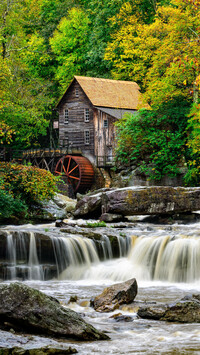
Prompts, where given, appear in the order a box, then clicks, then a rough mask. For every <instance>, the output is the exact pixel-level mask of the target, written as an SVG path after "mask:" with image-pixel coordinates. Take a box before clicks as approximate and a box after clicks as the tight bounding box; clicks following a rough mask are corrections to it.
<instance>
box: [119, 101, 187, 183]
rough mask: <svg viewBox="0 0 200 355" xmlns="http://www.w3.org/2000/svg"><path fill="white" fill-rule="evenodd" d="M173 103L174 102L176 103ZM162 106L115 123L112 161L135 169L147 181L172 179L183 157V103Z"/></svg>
mask: <svg viewBox="0 0 200 355" xmlns="http://www.w3.org/2000/svg"><path fill="white" fill-rule="evenodd" d="M176 104H177V101H176ZM174 107H175V104H174V103H170V104H168V105H163V106H162V108H160V109H159V110H158V111H157V110H154V111H153V110H141V111H140V112H139V113H138V114H137V115H135V116H133V115H125V117H124V118H123V119H122V120H120V121H118V122H117V124H116V126H117V149H116V162H117V164H119V165H120V164H122V165H133V164H136V165H137V166H139V168H140V171H141V172H143V173H144V174H145V175H146V176H147V177H149V179H156V180H160V179H161V178H162V177H163V176H165V175H168V176H175V175H177V173H178V172H179V169H178V165H179V164H180V163H181V161H182V160H183V156H184V154H185V149H186V147H185V143H186V135H185V134H184V131H185V128H186V124H187V117H186V116H187V113H188V107H187V102H182V103H181V102H179V106H178V105H177V110H176V111H174Z"/></svg>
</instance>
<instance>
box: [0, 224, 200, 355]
mask: <svg viewBox="0 0 200 355" xmlns="http://www.w3.org/2000/svg"><path fill="white" fill-rule="evenodd" d="M35 228H37V230H39V231H46V230H47V228H48V233H50V234H51V233H52V235H53V234H54V233H55V228H54V227H53V226H52V225H48V226H47V225H45V226H44V225H40V226H37V227H33V226H30V225H29V226H21V227H11V226H9V227H6V230H7V231H9V230H11V229H15V231H16V230H18V231H19V230H21V229H24V230H26V231H30V230H32V229H34V230H35ZM4 229H5V228H4ZM51 231H52V232H51ZM118 232H119V230H118ZM31 233H33V232H31ZM116 233H117V231H116ZM120 234H122V231H121V232H120ZM33 235H34V234H32V236H33ZM125 235H126V237H127V238H130V237H131V245H130V248H129V250H128V252H127V255H126V256H121V257H119V258H114V259H113V258H112V257H111V255H110V256H109V257H108V258H107V259H106V260H101V261H100V260H99V259H98V255H97V257H95V258H94V256H92V255H90V256H91V258H90V260H86V262H85V263H81V264H79V263H78V262H77V264H76V265H74V260H76V258H75V259H74V258H73V263H72V265H71V266H70V265H69V266H68V267H67V268H66V270H63V272H62V273H61V274H60V275H59V277H58V278H54V279H53V280H48V281H43V280H42V279H41V278H40V276H38V275H39V274H37V273H36V274H35V273H31V272H30V273H29V277H28V279H27V280H24V281H23V282H25V283H26V284H27V285H29V286H32V287H34V288H37V289H39V290H41V291H43V292H45V293H46V294H48V295H51V296H54V297H56V298H57V299H59V300H60V301H61V303H62V304H63V305H66V306H67V307H70V308H72V309H73V310H75V311H77V312H79V313H81V314H82V315H83V317H84V319H85V320H86V321H88V322H89V323H91V324H93V325H94V326H95V327H96V328H98V329H101V330H102V331H106V332H107V334H108V335H109V336H110V338H111V340H110V341H101V342H98V341H97V342H84V343H83V342H76V341H72V340H70V341H68V340H66V341H64V340H59V341H56V340H55V339H54V340H53V339H50V338H47V337H39V336H34V335H33V336H32V335H31V336H30V335H28V334H23V336H22V335H20V334H17V333H14V332H5V331H0V347H5V346H7V347H11V346H19V347H24V348H33V347H41V346H45V345H58V344H59V346H60V345H61V344H62V345H63V346H69V345H70V346H72V347H75V348H76V349H77V350H78V353H79V354H82V355H89V354H91V353H94V354H116V355H119V354H171V355H172V354H173V355H175V354H180V355H182V354H187V355H189V354H200V324H178V323H167V322H161V321H152V320H144V319H140V318H138V317H137V313H136V312H137V307H138V305H139V304H144V303H145V302H157V303H173V302H174V301H175V300H178V299H180V298H182V297H184V296H185V295H186V294H191V293H199V292H200V282H199V280H200V267H199V265H200V238H199V235H200V223H193V224H187V225H185V224H172V225H154V224H148V223H141V222H138V223H135V224H134V225H131V227H130V226H127V228H123V236H125ZM70 238H72V239H76V238H77V236H70ZM86 239H87V238H86ZM31 243H32V244H31ZM77 243H78V242H77V241H76V244H77ZM30 245H32V247H31V248H32V250H35V249H34V248H35V247H34V238H32V242H30ZM70 248H71V247H70ZM29 252H30V256H29V266H30V259H31V260H32V264H34V265H36V264H37V263H38V260H37V255H35V253H34V252H31V251H30V250H29ZM90 254H92V251H90ZM107 254H108V255H109V253H108V252H107ZM86 259H87V258H86ZM91 260H92V261H91ZM32 266H33V265H32ZM13 275H15V274H13ZM132 277H136V279H137V282H138V295H137V296H136V299H135V302H134V303H133V304H131V305H127V306H124V307H122V309H120V310H115V311H114V312H111V313H98V312H95V311H94V309H93V308H91V307H90V299H91V297H93V296H95V295H97V294H99V293H100V292H101V291H102V290H103V289H104V288H105V287H106V286H108V285H111V284H113V283H115V282H121V281H125V280H128V279H130V278H132ZM14 281H15V280H14V279H12V280H7V281H4V282H14ZM74 295H77V296H78V301H77V302H76V303H74V302H71V303H69V304H68V302H69V299H70V296H74ZM119 312H120V313H121V314H122V315H124V316H126V318H125V320H120V318H116V319H114V318H113V317H112V316H113V315H114V314H117V313H119Z"/></svg>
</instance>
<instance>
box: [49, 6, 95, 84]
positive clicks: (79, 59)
mask: <svg viewBox="0 0 200 355" xmlns="http://www.w3.org/2000/svg"><path fill="white" fill-rule="evenodd" d="M88 31H89V19H88V17H87V14H86V13H85V12H84V11H83V10H81V9H78V8H72V9H71V10H69V12H68V15H67V17H63V18H62V20H61V21H60V23H59V25H58V27H57V30H56V31H55V32H54V35H53V37H52V38H50V44H51V48H52V51H53V53H54V54H56V58H57V61H58V63H59V66H58V68H57V71H56V78H57V79H58V80H59V82H60V83H61V85H63V87H64V88H66V85H67V83H69V82H70V80H71V79H72V78H73V76H74V75H75V74H80V73H83V71H84V65H85V53H86V46H87V36H88Z"/></svg>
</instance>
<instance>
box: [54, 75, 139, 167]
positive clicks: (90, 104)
mask: <svg viewBox="0 0 200 355" xmlns="http://www.w3.org/2000/svg"><path fill="white" fill-rule="evenodd" d="M141 107H142V98H141V93H140V89H139V86H138V85H137V83H135V82H129V81H118V80H110V79H100V78H90V77H82V76H75V77H74V79H73V80H72V82H71V83H70V85H69V86H68V88H67V90H66V91H65V93H64V95H63V96H62V98H61V99H60V101H59V103H58V104H57V110H58V112H59V121H58V123H57V127H56V128H58V129H59V142H60V143H59V144H60V148H66V147H69V148H71V149H73V150H74V149H78V150H79V151H81V153H82V155H84V156H85V157H87V158H88V159H89V160H90V161H91V162H92V163H94V164H96V165H97V166H99V167H101V166H106V165H108V164H110V163H112V159H113V151H114V147H115V144H116V140H115V137H116V129H115V126H114V123H115V122H116V120H119V119H121V118H122V117H123V115H124V114H125V113H131V114H136V113H137V110H138V109H139V108H141Z"/></svg>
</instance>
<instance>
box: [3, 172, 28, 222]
mask: <svg viewBox="0 0 200 355" xmlns="http://www.w3.org/2000/svg"><path fill="white" fill-rule="evenodd" d="M26 212H27V205H26V204H25V202H24V201H22V200H20V198H19V197H16V198H14V197H13V195H12V194H11V193H10V192H9V191H8V190H6V189H5V185H4V180H3V179H2V178H0V220H1V219H5V218H10V217H12V216H17V217H22V216H25V215H26Z"/></svg>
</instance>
